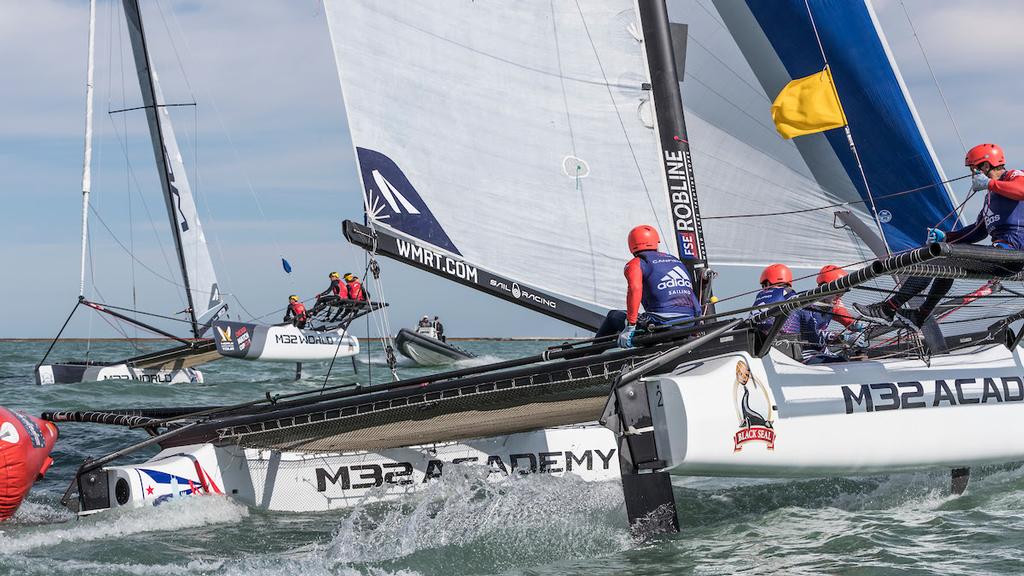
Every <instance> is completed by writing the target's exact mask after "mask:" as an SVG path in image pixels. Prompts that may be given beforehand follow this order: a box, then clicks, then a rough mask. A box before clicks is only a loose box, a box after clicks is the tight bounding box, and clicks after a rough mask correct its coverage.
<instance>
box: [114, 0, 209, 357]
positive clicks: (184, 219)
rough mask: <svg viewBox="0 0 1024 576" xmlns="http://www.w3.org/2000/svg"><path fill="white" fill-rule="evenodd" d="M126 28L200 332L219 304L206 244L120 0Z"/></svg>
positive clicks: (151, 73)
mask: <svg viewBox="0 0 1024 576" xmlns="http://www.w3.org/2000/svg"><path fill="white" fill-rule="evenodd" d="M124 10H125V15H126V19H127V21H128V32H129V35H130V37H131V41H132V52H133V53H134V55H135V68H136V70H137V72H138V76H139V87H140V88H141V90H142V101H143V104H144V105H145V107H146V117H147V119H148V120H149V125H150V135H151V137H152V142H153V152H154V154H155V156H156V162H157V168H158V169H159V170H160V173H161V178H160V181H161V184H162V186H163V191H164V201H165V204H166V207H167V213H168V216H169V217H170V221H171V227H172V229H173V230H174V239H175V247H176V248H177V251H178V256H179V264H180V266H181V273H182V278H183V280H184V285H185V290H186V291H187V296H188V302H189V306H190V308H191V311H190V313H191V317H192V322H193V331H194V332H195V336H196V337H200V336H202V335H203V334H204V333H205V332H207V331H208V330H209V328H210V324H211V323H212V322H213V320H214V319H216V317H217V316H219V314H220V313H221V312H222V311H223V309H224V308H225V304H224V302H223V298H222V296H221V292H220V287H219V285H218V284H217V273H216V271H215V270H214V268H213V260H212V259H211V258H210V249H209V247H208V246H207V243H206V236H205V234H203V225H202V223H201V222H200V221H199V214H198V212H197V210H196V203H195V199H194V198H193V196H192V187H191V186H190V185H189V182H188V176H187V174H186V173H185V165H184V163H183V162H182V158H181V151H180V150H179V149H178V141H177V139H176V138H175V136H174V127H173V125H172V124H171V116H170V113H169V112H168V109H167V107H166V106H165V104H166V101H165V100H164V97H163V92H162V91H161V90H160V82H159V80H158V78H157V74H156V71H155V70H154V69H153V63H152V60H151V59H150V57H149V53H148V48H147V46H146V39H145V35H144V33H143V28H142V20H141V15H140V13H139V6H138V2H137V1H136V0H124Z"/></svg>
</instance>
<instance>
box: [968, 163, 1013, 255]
mask: <svg viewBox="0 0 1024 576" xmlns="http://www.w3.org/2000/svg"><path fill="white" fill-rule="evenodd" d="M1007 174H1009V172H1007ZM978 218H979V219H981V218H984V220H985V230H987V231H988V235H989V236H991V237H992V241H993V242H995V241H1001V242H1004V243H1006V244H1009V245H1010V247H1011V248H1013V249H1014V250H1024V202H1020V201H1017V200H1012V199H1010V198H1007V197H1006V196H1002V195H1000V194H996V193H995V192H989V193H988V197H987V198H985V207H984V208H982V210H981V214H979V215H978Z"/></svg>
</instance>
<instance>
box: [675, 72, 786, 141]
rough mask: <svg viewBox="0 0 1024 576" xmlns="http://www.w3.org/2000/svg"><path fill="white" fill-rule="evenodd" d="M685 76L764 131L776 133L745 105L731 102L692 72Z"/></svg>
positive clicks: (773, 128)
mask: <svg viewBox="0 0 1024 576" xmlns="http://www.w3.org/2000/svg"><path fill="white" fill-rule="evenodd" d="M686 78H689V79H691V80H693V81H694V82H696V83H698V84H700V85H701V86H703V87H704V88H705V89H707V91H708V92H711V93H712V94H714V95H715V96H717V97H718V98H719V99H720V100H722V101H724V102H726V103H727V104H729V105H730V106H732V107H733V108H735V109H736V111H737V112H739V113H740V114H743V115H744V116H746V117H747V118H750V119H751V120H753V121H754V123H755V124H757V125H758V126H760V127H761V128H764V129H765V131H768V132H771V133H772V134H778V131H776V130H775V127H774V126H769V125H768V124H766V123H764V122H763V121H762V119H761V118H759V117H757V116H754V115H753V114H751V113H750V112H747V107H744V106H740V105H739V104H737V103H735V102H733V101H732V100H730V99H729V97H728V96H726V95H725V94H722V93H721V92H719V91H718V90H715V89H714V88H712V87H711V86H710V85H709V84H708V83H706V82H704V81H703V80H701V79H700V78H698V77H696V76H694V75H693V74H691V73H689V72H686ZM709 124H710V122H709ZM723 132H724V130H723Z"/></svg>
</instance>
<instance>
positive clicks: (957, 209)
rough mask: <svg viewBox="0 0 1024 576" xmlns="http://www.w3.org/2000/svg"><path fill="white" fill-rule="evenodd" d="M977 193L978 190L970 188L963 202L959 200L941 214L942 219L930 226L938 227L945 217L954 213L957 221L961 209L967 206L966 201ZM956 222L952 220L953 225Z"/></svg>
mask: <svg viewBox="0 0 1024 576" xmlns="http://www.w3.org/2000/svg"><path fill="white" fill-rule="evenodd" d="M962 178H967V176H962ZM977 193H978V190H971V192H970V193H969V194H968V195H967V197H966V198H964V201H963V202H961V203H959V204H957V205H956V206H954V207H953V209H952V210H950V211H949V213H948V214H946V215H945V216H943V217H942V220H939V221H938V222H936V223H935V225H934V226H932V228H938V227H939V224H942V223H943V222H945V221H946V219H947V218H949V217H950V216H952V215H954V214H956V215H957V221H959V219H960V215H961V214H962V211H963V209H964V208H965V207H966V206H967V201H968V200H970V199H971V198H973V197H974V195H975V194H977ZM956 224H957V222H953V226H956Z"/></svg>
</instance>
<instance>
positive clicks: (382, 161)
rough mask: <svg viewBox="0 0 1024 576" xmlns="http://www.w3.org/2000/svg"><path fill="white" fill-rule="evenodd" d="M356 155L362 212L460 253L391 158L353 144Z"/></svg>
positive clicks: (438, 245)
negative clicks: (364, 210)
mask: <svg viewBox="0 0 1024 576" xmlns="http://www.w3.org/2000/svg"><path fill="white" fill-rule="evenodd" d="M356 155H357V157H358V159H359V170H360V172H361V173H362V174H361V176H362V179H363V190H364V191H365V195H366V198H365V200H366V206H365V208H366V213H367V215H368V216H369V217H370V218H373V219H374V220H377V221H379V222H383V223H385V224H387V225H388V226H391V227H392V228H395V229H396V230H399V231H401V232H404V233H406V234H409V235H411V236H414V237H416V238H419V239H420V240H423V241H425V242H429V243H431V244H433V245H434V246H437V247H438V248H443V249H445V250H448V251H449V252H452V253H455V254H458V255H460V256H461V255H462V253H461V252H459V250H458V248H456V247H455V244H454V243H452V240H451V238H449V237H448V234H447V233H446V232H445V231H444V229H443V228H441V224H440V223H438V221H437V219H436V218H434V214H433V213H431V211H430V208H427V205H426V203H425V202H424V201H423V199H422V198H420V195H419V193H418V192H416V189H415V188H414V187H413V185H412V183H411V182H409V179H408V178H406V176H405V174H404V173H403V172H402V170H401V169H400V168H399V167H398V165H397V164H395V163H394V161H392V160H391V159H390V158H388V157H387V156H385V155H383V154H381V153H380V152H376V151H374V150H369V149H367V148H359V147H357V148H356Z"/></svg>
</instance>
